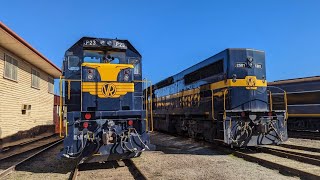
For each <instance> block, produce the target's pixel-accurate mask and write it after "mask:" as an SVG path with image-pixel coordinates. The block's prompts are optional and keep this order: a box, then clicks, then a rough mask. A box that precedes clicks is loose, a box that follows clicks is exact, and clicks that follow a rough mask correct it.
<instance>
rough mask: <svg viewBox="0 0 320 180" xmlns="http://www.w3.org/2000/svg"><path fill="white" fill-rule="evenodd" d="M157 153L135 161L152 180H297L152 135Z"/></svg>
mask: <svg viewBox="0 0 320 180" xmlns="http://www.w3.org/2000/svg"><path fill="white" fill-rule="evenodd" d="M151 143H152V144H154V145H155V149H156V150H155V151H146V152H144V153H143V154H142V155H141V157H140V158H135V159H133V161H134V162H135V163H136V164H137V166H138V167H139V168H140V170H141V171H142V173H144V174H145V175H146V176H147V177H148V178H150V179H277V180H278V179H298V178H297V177H291V176H285V175H282V174H280V173H279V172H278V171H277V170H271V169H268V168H265V167H263V166H260V165H258V164H255V163H251V162H247V161H245V160H243V159H241V158H237V157H234V156H233V155H223V154H221V153H219V152H218V151H215V150H213V149H211V148H210V147H206V146H205V145H203V144H202V143H197V142H195V141H194V140H191V139H186V138H181V137H174V136H171V135H166V134H162V133H153V134H152V135H151Z"/></svg>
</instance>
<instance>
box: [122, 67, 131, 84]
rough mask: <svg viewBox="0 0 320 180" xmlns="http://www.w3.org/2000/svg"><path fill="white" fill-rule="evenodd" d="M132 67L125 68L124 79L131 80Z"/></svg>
mask: <svg viewBox="0 0 320 180" xmlns="http://www.w3.org/2000/svg"><path fill="white" fill-rule="evenodd" d="M130 72H131V71H130V69H126V70H124V73H123V74H124V75H123V81H129V78H130V76H129V75H130Z"/></svg>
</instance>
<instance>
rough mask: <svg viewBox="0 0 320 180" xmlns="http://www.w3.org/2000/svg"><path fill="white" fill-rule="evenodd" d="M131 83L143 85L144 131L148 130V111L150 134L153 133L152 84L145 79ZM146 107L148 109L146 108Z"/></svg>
mask: <svg viewBox="0 0 320 180" xmlns="http://www.w3.org/2000/svg"><path fill="white" fill-rule="evenodd" d="M133 82H142V83H145V87H146V88H145V110H146V131H148V129H149V111H150V128H151V130H150V132H153V112H152V82H151V81H148V80H147V79H144V80H135V81H133ZM149 84H150V92H149V95H150V103H149V101H148V85H149ZM148 105H150V107H149V108H148Z"/></svg>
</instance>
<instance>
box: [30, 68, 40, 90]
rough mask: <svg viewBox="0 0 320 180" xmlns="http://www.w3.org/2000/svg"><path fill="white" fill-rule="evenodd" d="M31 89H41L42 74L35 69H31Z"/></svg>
mask: <svg viewBox="0 0 320 180" xmlns="http://www.w3.org/2000/svg"><path fill="white" fill-rule="evenodd" d="M31 87H33V88H37V89H40V73H39V71H37V70H35V69H31Z"/></svg>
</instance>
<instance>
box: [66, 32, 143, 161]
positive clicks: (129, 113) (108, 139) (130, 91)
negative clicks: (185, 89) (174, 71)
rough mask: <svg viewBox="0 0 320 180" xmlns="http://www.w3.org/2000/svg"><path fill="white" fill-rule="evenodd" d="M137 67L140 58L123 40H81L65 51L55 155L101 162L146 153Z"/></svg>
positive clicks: (139, 73)
mask: <svg viewBox="0 0 320 180" xmlns="http://www.w3.org/2000/svg"><path fill="white" fill-rule="evenodd" d="M141 67H142V62H141V55H140V54H139V52H138V51H137V50H136V49H135V48H134V47H133V46H132V45H131V44H130V42H129V41H127V40H118V39H106V38H91V37H83V38H81V39H80V40H79V41H78V42H76V43H75V44H74V45H73V46H72V47H70V48H69V49H68V50H67V51H66V52H65V58H64V61H63V77H61V80H60V85H61V86H60V87H61V94H62V95H61V98H62V97H63V100H62V101H61V103H64V110H63V111H64V112H63V116H64V119H65V125H66V127H65V140H64V148H63V150H62V151H61V153H60V154H61V156H63V157H67V158H80V159H82V160H83V161H85V162H97V161H99V162H101V161H109V160H118V159H127V158H132V157H136V156H139V155H140V153H141V152H142V151H143V150H145V149H146V148H148V143H149V135H148V127H147V124H146V122H147V121H146V119H145V118H146V111H145V109H144V107H143V92H142V91H143V89H142V88H143V80H142V71H141V69H142V68H141ZM60 117H61V121H62V115H61V116H60ZM61 129H62V127H61ZM63 129H64V128H63Z"/></svg>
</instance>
